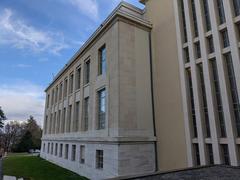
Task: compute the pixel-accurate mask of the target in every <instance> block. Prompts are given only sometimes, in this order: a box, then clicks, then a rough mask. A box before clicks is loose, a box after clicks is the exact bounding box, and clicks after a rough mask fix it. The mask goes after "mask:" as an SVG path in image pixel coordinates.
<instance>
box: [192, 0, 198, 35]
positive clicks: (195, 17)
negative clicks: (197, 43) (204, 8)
mask: <svg viewBox="0 0 240 180" xmlns="http://www.w3.org/2000/svg"><path fill="white" fill-rule="evenodd" d="M191 5H192V18H193V25H194V35H195V37H197V36H198V23H197V15H196V6H195V0H191Z"/></svg>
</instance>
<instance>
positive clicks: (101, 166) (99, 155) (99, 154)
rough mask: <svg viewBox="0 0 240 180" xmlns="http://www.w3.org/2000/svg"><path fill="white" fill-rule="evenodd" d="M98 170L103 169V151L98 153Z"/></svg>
mask: <svg viewBox="0 0 240 180" xmlns="http://www.w3.org/2000/svg"><path fill="white" fill-rule="evenodd" d="M96 168H97V169H103V150H97V151H96Z"/></svg>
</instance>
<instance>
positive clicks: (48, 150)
mask: <svg viewBox="0 0 240 180" xmlns="http://www.w3.org/2000/svg"><path fill="white" fill-rule="evenodd" d="M47 153H48V154H49V153H50V143H48V146H47Z"/></svg>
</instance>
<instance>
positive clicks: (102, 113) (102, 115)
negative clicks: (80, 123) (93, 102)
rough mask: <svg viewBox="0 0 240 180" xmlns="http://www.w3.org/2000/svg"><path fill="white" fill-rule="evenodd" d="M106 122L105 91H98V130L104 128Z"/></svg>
mask: <svg viewBox="0 0 240 180" xmlns="http://www.w3.org/2000/svg"><path fill="white" fill-rule="evenodd" d="M105 121H106V90H105V88H104V89H102V90H100V91H98V129H104V128H105Z"/></svg>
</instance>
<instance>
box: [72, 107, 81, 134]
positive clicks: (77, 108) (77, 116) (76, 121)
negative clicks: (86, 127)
mask: <svg viewBox="0 0 240 180" xmlns="http://www.w3.org/2000/svg"><path fill="white" fill-rule="evenodd" d="M79 112H80V102H76V105H75V125H74V127H73V128H74V131H75V132H77V131H78V124H79V117H80V116H79Z"/></svg>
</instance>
